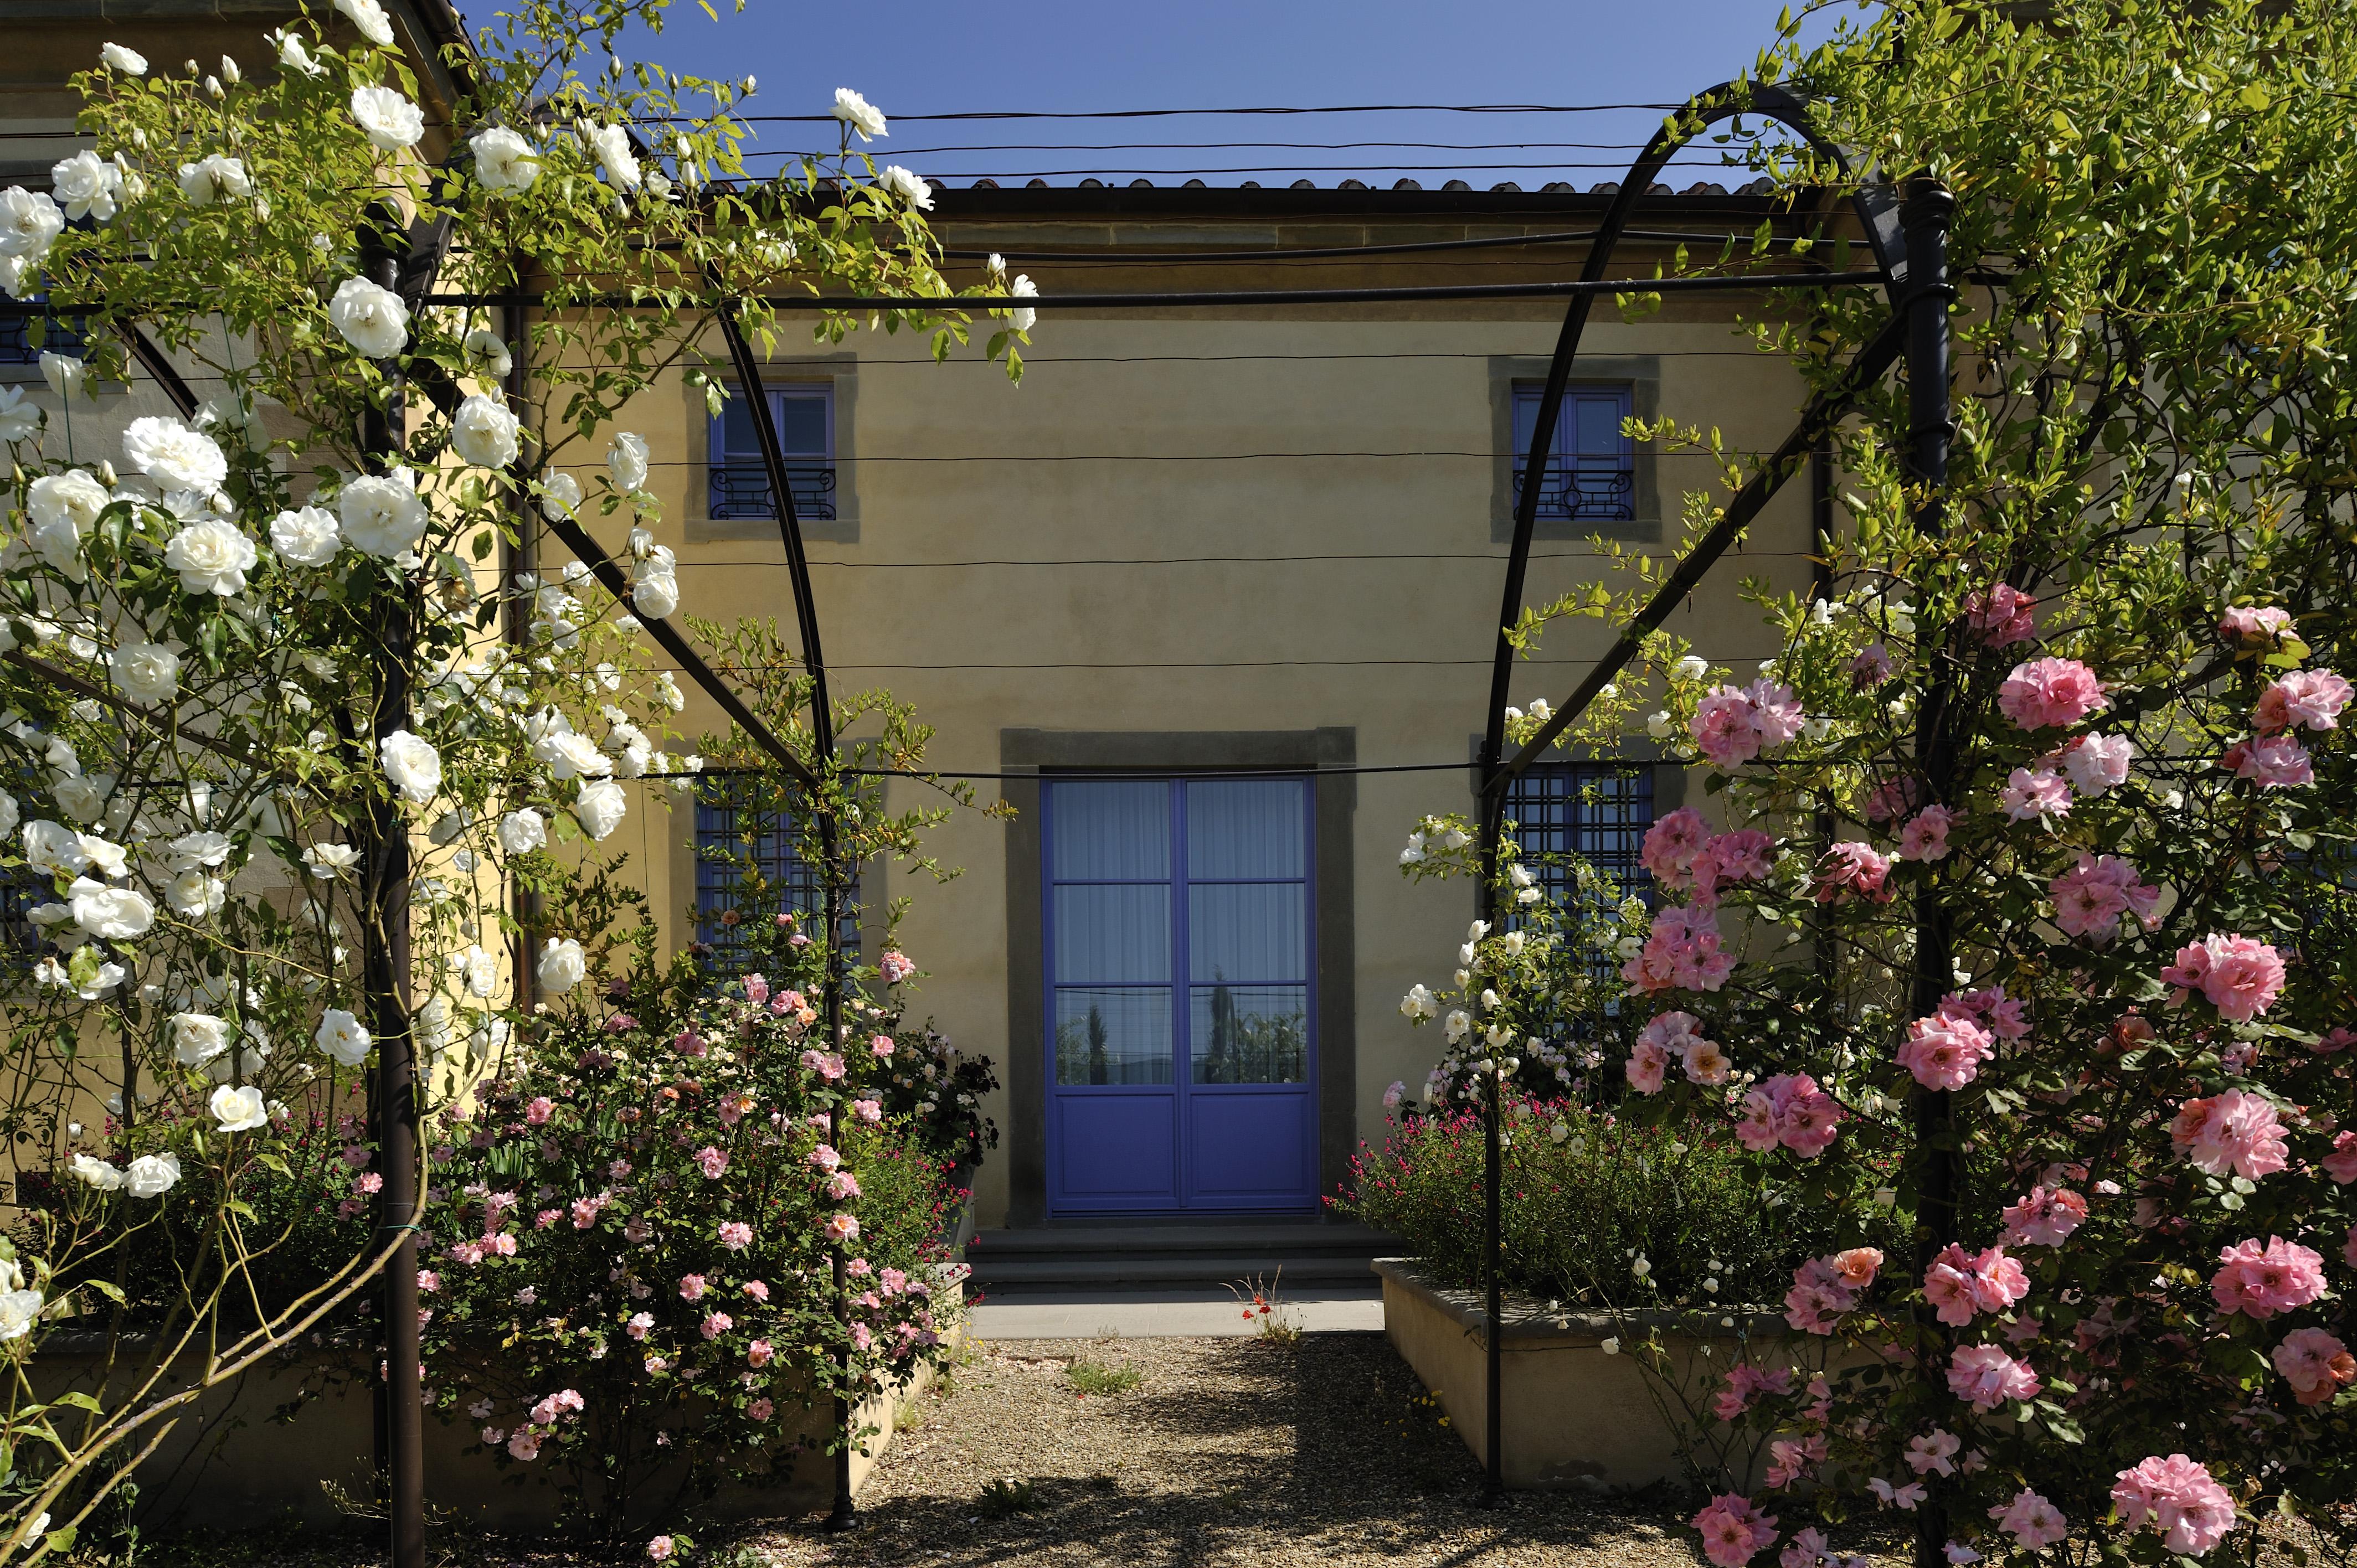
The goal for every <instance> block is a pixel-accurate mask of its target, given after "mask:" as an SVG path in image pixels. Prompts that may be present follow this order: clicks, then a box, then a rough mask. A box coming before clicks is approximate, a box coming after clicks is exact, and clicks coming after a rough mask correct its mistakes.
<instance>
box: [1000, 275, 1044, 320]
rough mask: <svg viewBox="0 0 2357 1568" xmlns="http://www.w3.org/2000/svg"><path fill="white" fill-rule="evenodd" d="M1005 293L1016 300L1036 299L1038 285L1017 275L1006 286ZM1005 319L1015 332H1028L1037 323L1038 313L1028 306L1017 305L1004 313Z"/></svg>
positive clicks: (1023, 276)
mask: <svg viewBox="0 0 2357 1568" xmlns="http://www.w3.org/2000/svg"><path fill="white" fill-rule="evenodd" d="M1006 292H1007V293H1009V294H1011V295H1014V296H1015V297H1016V298H1017V299H1037V298H1038V297H1039V285H1038V284H1036V283H1033V282H1032V281H1031V280H1030V279H1029V278H1028V277H1027V276H1025V275H1024V274H1021V273H1017V274H1015V281H1014V282H1013V283H1011V284H1008V285H1006ZM1006 319H1007V323H1008V325H1010V326H1012V327H1013V328H1015V330H1017V332H1028V331H1030V330H1031V328H1032V326H1033V325H1034V324H1035V323H1037V322H1038V321H1039V312H1038V311H1036V310H1034V309H1032V308H1031V307H1030V306H1028V305H1018V306H1016V307H1015V308H1014V309H1012V310H1010V311H1008V312H1007V313H1006Z"/></svg>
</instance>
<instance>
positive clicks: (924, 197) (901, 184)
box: [877, 164, 933, 212]
mask: <svg viewBox="0 0 2357 1568" xmlns="http://www.w3.org/2000/svg"><path fill="white" fill-rule="evenodd" d="M877 184H879V185H881V186H882V187H883V188H885V189H887V190H888V191H890V192H891V193H892V194H893V195H895V196H897V197H899V199H901V200H903V201H905V202H907V203H908V204H909V206H911V207H913V208H915V209H917V210H918V211H920V212H931V210H932V209H933V188H932V187H931V186H930V185H927V184H926V183H925V182H924V181H923V180H921V179H920V178H918V177H916V176H915V175H914V174H911V173H910V172H909V170H907V169H904V168H902V167H901V166H899V164H886V165H885V166H884V172H883V173H882V174H880V175H878V176H877Z"/></svg>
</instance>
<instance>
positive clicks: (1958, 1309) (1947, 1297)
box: [1923, 1241, 2029, 1328]
mask: <svg viewBox="0 0 2357 1568" xmlns="http://www.w3.org/2000/svg"><path fill="white" fill-rule="evenodd" d="M2028 1294H2029V1274H2028V1273H2024V1272H2023V1270H2022V1267H2021V1265H2020V1264H2019V1263H2018V1262H2015V1261H2014V1260H2013V1259H2011V1258H2008V1257H2007V1256H2006V1255H2005V1249H2004V1248H2003V1247H2002V1246H1997V1247H1990V1248H1986V1249H1985V1250H1984V1251H1981V1252H1980V1253H1979V1255H1977V1256H1975V1255H1974V1254H1973V1253H1970V1252H1967V1251H1964V1249H1963V1248H1962V1247H1960V1246H1958V1245H1956V1244H1955V1243H1954V1242H1953V1241H1951V1242H1949V1243H1948V1245H1947V1246H1946V1247H1945V1248H1943V1249H1942V1250H1941V1252H1940V1255H1939V1256H1938V1257H1936V1258H1934V1259H1932V1266H1931V1267H1930V1268H1928V1269H1926V1270H1924V1271H1923V1299H1924V1300H1925V1301H1927V1302H1930V1303H1931V1304H1932V1310H1933V1311H1934V1312H1936V1313H1937V1314H1938V1315H1939V1318H1940V1321H1941V1322H1943V1323H1944V1324H1946V1325H1947V1326H1949V1327H1951V1328H1962V1327H1964V1326H1965V1325H1966V1324H1968V1323H1970V1322H1972V1320H1973V1318H1974V1316H1975V1315H1976V1314H1979V1313H1991V1314H1995V1313H2000V1312H2003V1311H2005V1310H2006V1309H2007V1308H2008V1307H2010V1306H2011V1305H2013V1304H2014V1303H2015V1302H2018V1301H2019V1300H2020V1299H2021V1298H2022V1297H2023V1296H2026V1295H2028Z"/></svg>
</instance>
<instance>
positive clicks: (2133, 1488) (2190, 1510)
mask: <svg viewBox="0 0 2357 1568" xmlns="http://www.w3.org/2000/svg"><path fill="white" fill-rule="evenodd" d="M2112 1502H2113V1504H2114V1505H2115V1507H2117V1508H2118V1509H2119V1510H2120V1521H2121V1522H2122V1523H2123V1524H2125V1525H2126V1526H2127V1527H2128V1528H2129V1529H2130V1530H2142V1529H2150V1530H2154V1531H2156V1532H2158V1534H2159V1535H2160V1536H2161V1537H2162V1538H2163V1540H2162V1544H2164V1545H2166V1546H2167V1547H2168V1548H2169V1551H2171V1552H2184V1553H2189V1554H2190V1555H2192V1556H2195V1557H2199V1556H2201V1555H2202V1554H2203V1553H2205V1552H2208V1551H2209V1550H2210V1549H2211V1548H2212V1547H2213V1546H2215V1545H2217V1544H2218V1543H2219V1542H2220V1541H2223V1540H2225V1539H2226V1532H2227V1531H2228V1530H2232V1529H2233V1528H2234V1499H2233V1497H2232V1496H2231V1495H2230V1494H2229V1493H2228V1492H2227V1490H2226V1488H2225V1487H2222V1486H2220V1485H2219V1484H2218V1483H2217V1482H2216V1481H2215V1480H2213V1479H2212V1478H2211V1475H2210V1471H2209V1469H2208V1467H2207V1466H2202V1465H2199V1464H2196V1463H2195V1462H2194V1461H2193V1460H2191V1459H2189V1458H2187V1457H2186V1456H2185V1455H2182V1454H2172V1455H2169V1457H2168V1458H2166V1459H2162V1458H2158V1457H2154V1458H2149V1459H2146V1460H2143V1461H2141V1462H2140V1463H2138V1464H2137V1465H2136V1466H2134V1467H2133V1468H2131V1469H2126V1470H2123V1471H2121V1472H2120V1473H2119V1477H2118V1480H2117V1482H2116V1484H2115V1485H2114V1486H2113V1487H2112Z"/></svg>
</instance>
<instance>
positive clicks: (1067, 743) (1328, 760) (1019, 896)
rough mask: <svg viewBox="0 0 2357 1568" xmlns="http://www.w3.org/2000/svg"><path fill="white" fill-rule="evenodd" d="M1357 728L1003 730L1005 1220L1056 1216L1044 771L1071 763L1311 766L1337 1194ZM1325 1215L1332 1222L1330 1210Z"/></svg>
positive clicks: (1047, 775) (1350, 1040)
mask: <svg viewBox="0 0 2357 1568" xmlns="http://www.w3.org/2000/svg"><path fill="white" fill-rule="evenodd" d="M1358 733H1359V732H1358V731H1357V730H1356V729H1355V728H1351V727H1344V726H1328V727H1323V728H1318V729H1306V730H1051V729H1031V728H1007V729H1002V730H1000V731H999V732H998V755H999V769H1000V771H1001V772H1002V773H1005V774H1007V775H1009V776H1010V777H1008V778H1006V779H1004V780H1003V781H1002V783H1001V784H1000V786H999V791H1000V795H1001V798H1002V799H1004V800H1006V803H1007V804H1008V805H1010V806H1012V807H1014V808H1015V817H1014V819H1013V820H1012V821H1011V822H1008V823H1007V825H1006V1056H1007V1059H1006V1063H1005V1064H1004V1067H1005V1077H1004V1079H1003V1081H1004V1082H1005V1084H1006V1101H1007V1114H1006V1121H1007V1135H1006V1164H1007V1207H1006V1223H1007V1224H1008V1225H1010V1226H1016V1227H1022V1226H1036V1225H1039V1224H1042V1223H1044V1222H1045V1221H1046V1219H1047V1216H1048V1125H1047V1104H1048V1062H1047V1038H1048V1036H1047V1028H1048V1024H1047V1007H1048V1003H1047V989H1046V988H1047V962H1046V951H1045V947H1046V940H1047V926H1046V922H1045V920H1044V918H1042V902H1041V900H1042V898H1043V897H1044V895H1043V892H1042V883H1043V879H1044V877H1045V875H1046V873H1045V867H1044V865H1043V864H1042V862H1041V858H1040V856H1041V854H1042V850H1043V846H1042V845H1041V843H1040V837H1039V780H1040V779H1049V780H1052V779H1055V777H1056V776H1057V775H1058V774H1060V773H1091V774H1101V773H1135V774H1136V775H1137V776H1138V777H1140V778H1142V779H1167V778H1171V777H1184V776H1187V775H1189V774H1200V773H1211V774H1217V773H1218V772H1220V771H1222V770H1225V769H1243V768H1250V769H1262V768H1266V769H1269V770H1272V771H1276V770H1282V771H1285V772H1289V773H1304V774H1308V775H1309V776H1310V792H1311V808H1310V809H1311V811H1312V813H1313V819H1314V827H1313V832H1314V833H1315V835H1316V837H1315V842H1316V843H1317V846H1318V849H1317V856H1316V865H1315V867H1314V868H1313V875H1312V877H1311V893H1310V897H1311V900H1312V907H1313V908H1315V909H1316V910H1317V915H1318V920H1317V944H1318V947H1317V956H1316V960H1315V965H1316V973H1317V984H1318V1070H1317V1075H1316V1076H1317V1083H1316V1092H1317V1096H1318V1112H1317V1127H1318V1132H1317V1139H1318V1190H1319V1191H1321V1192H1330V1191H1332V1190H1333V1189H1334V1187H1336V1186H1337V1185H1338V1184H1340V1183H1341V1182H1342V1181H1344V1180H1345V1179H1346V1178H1347V1176H1348V1175H1349V1172H1350V1163H1351V1155H1352V1154H1353V1153H1355V1152H1356V1150H1357V1148H1358V1139H1359V1125H1358V1085H1359V1063H1358V998H1357V984H1358V975H1357V967H1358V963H1357V948H1356V936H1355V932H1356V918H1357V904H1356V897H1355V867H1354V865H1353V862H1352V858H1351V857H1352V854H1353V847H1352V833H1353V832H1354V828H1355V819H1356V816H1357V812H1358V803H1359V790H1358V778H1357V776H1356V775H1355V774H1351V773H1347V772H1342V773H1335V772H1325V771H1321V769H1330V768H1351V767H1354V766H1356V764H1357V762H1358V755H1359V743H1358ZM1318 1218H1319V1219H1325V1218H1328V1216H1327V1214H1326V1213H1325V1211H1324V1210H1323V1209H1322V1208H1321V1209H1320V1210H1319V1213H1318Z"/></svg>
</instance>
